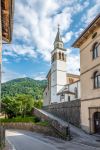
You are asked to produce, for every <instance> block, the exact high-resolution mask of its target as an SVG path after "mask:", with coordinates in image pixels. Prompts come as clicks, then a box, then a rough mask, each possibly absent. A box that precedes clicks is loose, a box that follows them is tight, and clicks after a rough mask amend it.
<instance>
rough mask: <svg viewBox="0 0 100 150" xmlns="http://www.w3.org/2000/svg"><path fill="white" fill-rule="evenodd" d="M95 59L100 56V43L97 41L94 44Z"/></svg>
mask: <svg viewBox="0 0 100 150" xmlns="http://www.w3.org/2000/svg"><path fill="white" fill-rule="evenodd" d="M92 51H93V59H95V58H97V57H98V56H99V44H98V43H97V42H96V43H95V44H94V45H93V49H92Z"/></svg>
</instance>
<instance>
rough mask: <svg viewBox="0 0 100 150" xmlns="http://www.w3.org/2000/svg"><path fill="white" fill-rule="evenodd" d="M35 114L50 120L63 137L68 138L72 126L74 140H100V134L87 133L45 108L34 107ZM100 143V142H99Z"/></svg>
mask: <svg viewBox="0 0 100 150" xmlns="http://www.w3.org/2000/svg"><path fill="white" fill-rule="evenodd" d="M34 114H35V115H36V116H37V117H39V118H41V119H42V120H46V121H49V122H50V124H51V126H52V127H53V128H54V129H55V130H56V131H57V133H58V134H59V135H60V137H62V138H63V139H68V140H69V136H68V134H69V133H68V131H69V128H70V135H71V137H72V139H73V140H74V141H81V143H82V142H83V143H84V142H88V143H91V142H92V143H96V141H98V140H100V136H95V135H89V134H87V133H85V132H84V131H83V130H82V129H81V128H78V127H75V126H74V125H72V124H68V123H67V122H66V121H63V120H62V119H61V118H58V117H56V116H54V115H53V114H50V113H48V112H46V111H44V110H40V109H37V108H34ZM99 144H100V143H99Z"/></svg>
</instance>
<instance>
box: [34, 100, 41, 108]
mask: <svg viewBox="0 0 100 150" xmlns="http://www.w3.org/2000/svg"><path fill="white" fill-rule="evenodd" d="M42 106H43V101H42V100H35V101H34V107H36V108H39V109H41V108H42Z"/></svg>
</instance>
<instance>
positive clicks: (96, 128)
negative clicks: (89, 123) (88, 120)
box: [94, 112, 100, 134]
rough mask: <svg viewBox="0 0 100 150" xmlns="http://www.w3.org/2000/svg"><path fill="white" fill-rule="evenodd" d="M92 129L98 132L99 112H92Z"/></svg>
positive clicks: (99, 131) (99, 125) (99, 123)
mask: <svg viewBox="0 0 100 150" xmlns="http://www.w3.org/2000/svg"><path fill="white" fill-rule="evenodd" d="M94 131H95V133H98V134H100V112H95V113H94Z"/></svg>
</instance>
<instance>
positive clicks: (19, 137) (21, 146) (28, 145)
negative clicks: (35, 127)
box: [6, 130, 57, 150]
mask: <svg viewBox="0 0 100 150" xmlns="http://www.w3.org/2000/svg"><path fill="white" fill-rule="evenodd" d="M6 137H7V140H8V142H10V143H11V145H12V146H13V150H57V149H56V148H55V147H54V146H53V145H51V144H49V143H45V142H43V141H41V140H40V139H37V138H35V137H33V136H31V135H30V136H29V135H27V134H26V133H24V132H19V131H10V130H9V131H7V132H6Z"/></svg>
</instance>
